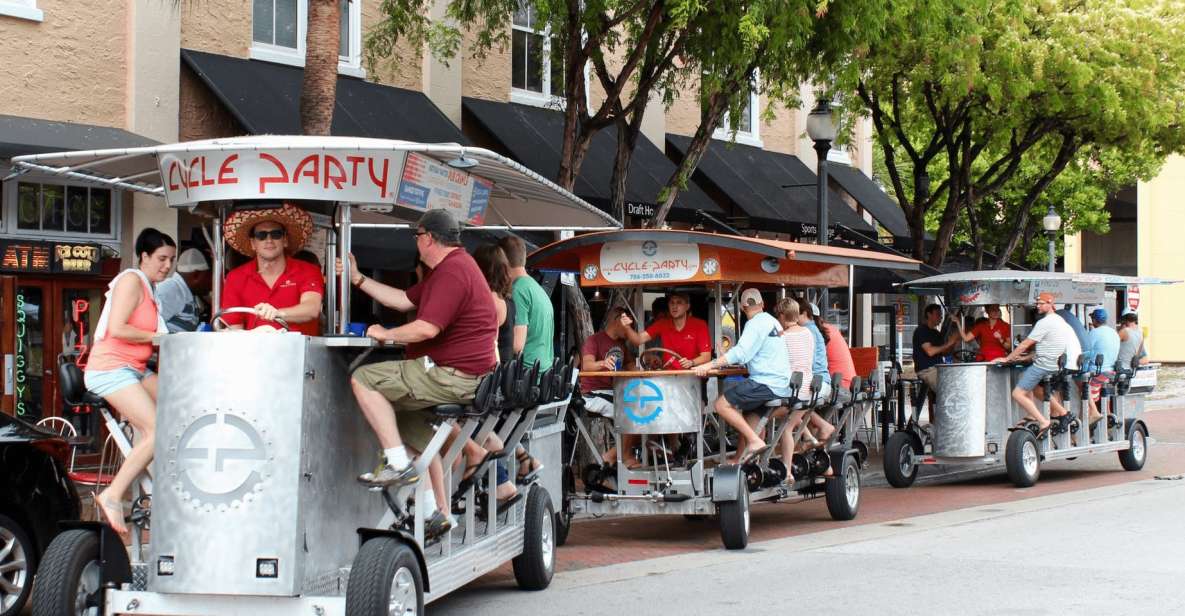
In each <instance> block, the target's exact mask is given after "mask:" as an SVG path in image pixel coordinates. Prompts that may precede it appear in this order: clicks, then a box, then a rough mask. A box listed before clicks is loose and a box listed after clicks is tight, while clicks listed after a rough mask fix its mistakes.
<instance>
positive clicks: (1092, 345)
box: [1085, 325, 1119, 372]
mask: <svg viewBox="0 0 1185 616" xmlns="http://www.w3.org/2000/svg"><path fill="white" fill-rule="evenodd" d="M1086 340H1087V343H1088V344H1087V345H1086V347H1085V348H1086V365H1087V366H1088V367H1090V369H1091V370H1094V368H1095V363H1094V358H1095V357H1096V356H1098V355H1102V356H1103V372H1111V371H1113V370H1114V369H1115V361H1116V360H1117V359H1118V358H1119V332H1117V331H1115V329H1114V328H1111V327H1107V326H1106V325H1104V326H1102V327H1096V328H1094V329H1092V330H1090V332H1089V333H1087V334H1086Z"/></svg>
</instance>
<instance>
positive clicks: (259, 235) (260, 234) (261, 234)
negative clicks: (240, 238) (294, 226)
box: [251, 229, 284, 242]
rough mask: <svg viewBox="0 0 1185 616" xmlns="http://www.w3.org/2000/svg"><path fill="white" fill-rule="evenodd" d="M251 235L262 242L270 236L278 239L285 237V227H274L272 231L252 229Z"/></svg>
mask: <svg viewBox="0 0 1185 616" xmlns="http://www.w3.org/2000/svg"><path fill="white" fill-rule="evenodd" d="M251 237H253V238H255V239H257V240H259V241H261V242H262V241H263V240H266V239H268V238H269V237H270V238H271V239H273V240H278V239H280V238H282V237H284V230H283V229H272V230H271V231H252V232H251Z"/></svg>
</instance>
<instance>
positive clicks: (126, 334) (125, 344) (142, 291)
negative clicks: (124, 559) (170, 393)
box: [85, 228, 177, 536]
mask: <svg viewBox="0 0 1185 616" xmlns="http://www.w3.org/2000/svg"><path fill="white" fill-rule="evenodd" d="M176 256H177V244H176V243H175V242H173V238H171V237H169V236H168V235H165V234H164V233H161V232H160V231H157V230H156V229H153V228H147V229H144V230H143V231H141V232H140V235H139V236H138V237H137V238H136V267H132V268H129V269H126V270H124V271H122V272H120V273H119V275H118V276H116V277H115V279H114V280H112V281H111V284H110V285H108V288H109V290H108V291H107V301H106V303H105V304H104V306H103V312H102V314H101V315H100V317H99V324H98V326H97V327H96V328H95V344H94V346H93V347H92V348H91V352H90V357H89V358H88V360H87V364H86V373H85V381H86V388H87V389H88V390H90V392H91V393H93V394H95V395H96V396H99V397H101V398H103V399H104V400H106V401H107V404H109V405H110V406H111V408H112V410H114V411H115V412H116V414H118V415H119V416H120V417H122V418H124V419H126V420H128V422H129V423H130V424H132V427H133V428H135V429H136V437H137V438H136V442H135V444H134V445H132V450H131V451H130V452H128V455H127V456H126V457H125V458H124V461H123V465H121V466H120V467H119V471H117V472H116V473H115V477H114V478H113V479H112V480H111V484H110V485H108V486H107V489H105V490H103V491H102V492H101V493H99V494H97V495H96V496H95V508H96V509H97V510H98V511H99V512H100V514H101V515H102V516H103V518H104V519H106V521H107V523H108V524H110V525H111V528H113V529H115V531H116V532H117V533H119V534H120V535H121V536H126V535H127V534H128V529H127V526H125V525H124V519H123V497H124V495H125V494H127V491H128V488H130V487H131V486H132V482H133V481H135V480H136V477H138V476H139V475H140V473H142V472H144V471H145V470H146V469H147V468H148V465H149V463H151V462H152V449H153V440H154V438H155V430H156V381H157V379H156V375H155V374H153V373H152V372H151V371H150V370H148V358H149V357H151V356H152V339H153V337H155V336H156V335H157V334H163V333H167V331H168V330H167V329H166V328H165V323H164V320H163V319H161V317H160V309H159V306H157V303H156V297H155V296H154V291H153V289H154V287H155V285H156V284H157V283H159V282H161V281H162V280H164V279H165V278H166V277H168V275H169V271H170V270H171V269H172V268H173V259H174V258H175V257H176Z"/></svg>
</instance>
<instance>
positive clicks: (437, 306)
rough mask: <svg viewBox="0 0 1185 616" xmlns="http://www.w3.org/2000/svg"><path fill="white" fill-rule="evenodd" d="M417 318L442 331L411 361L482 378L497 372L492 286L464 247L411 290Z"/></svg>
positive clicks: (415, 348)
mask: <svg viewBox="0 0 1185 616" xmlns="http://www.w3.org/2000/svg"><path fill="white" fill-rule="evenodd" d="M407 299H408V300H409V301H411V303H413V304H415V305H416V318H417V319H421V320H424V321H427V322H429V323H431V324H433V325H435V326H436V327H439V328H440V333H439V334H437V335H436V337H435V338H432V339H430V340H425V341H424V342H420V343H418V344H411V345H408V347H407V356H408V357H409V358H412V359H414V358H417V357H421V356H423V355H427V356H428V357H430V358H431V359H432V361H433V362H434V363H436V364H437V365H439V366H444V367H447V368H454V369H457V370H460V371H461V372H464V373H466V374H468V375H471V376H481V375H483V374H485V373H487V372H489V371H491V370H493V369H494V364H495V363H497V360H496V359H495V357H494V346H495V345H494V342H495V341H496V340H497V336H498V317H497V315H496V314H495V312H494V298H493V297H492V296H491V295H490V285H488V284H487V283H486V279H485V276H483V275H482V273H481V269H479V268H478V267H477V262H476V261H474V260H473V257H471V256H469V254H468V253H466V252H465V250H464V249H463V248H458V249H456V250H453V251H451V252H449V253H448V254H447V255H445V257H444V259H443V260H442V261H441V262H440V263H437V264H436V267H434V268H432V269H431V270H429V271H428V272H427V274H426V275H425V277H424V280H423V281H422V282H420V283H418V284H416V285H415V286H413V287H412V288H410V289H408V290H407Z"/></svg>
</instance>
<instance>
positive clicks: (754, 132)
mask: <svg viewBox="0 0 1185 616" xmlns="http://www.w3.org/2000/svg"><path fill="white" fill-rule="evenodd" d="M760 115H761V95H760V94H758V93H757V86H756V84H754V86H753V87H752V88H750V89H749V100H748V102H746V103H745V106H744V107H742V108H741V117H740V120H739V121H738V122H737V132H736V142H737V143H743V144H745V145H751V146H755V147H759V148H760V147H764V145H763V144H762V142H761V136H760V132H759V131H758V126H759V124H760V122H761V117H760ZM731 119H732V118H731V114H729V113H727V112H725V114H724V119H722V120H721V121H720V128H717V129H716V132H714V133H712V137H713V138H714V139H722V140H725V141H731V140H732V139H733V134H732V122H731V121H730V120H731Z"/></svg>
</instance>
